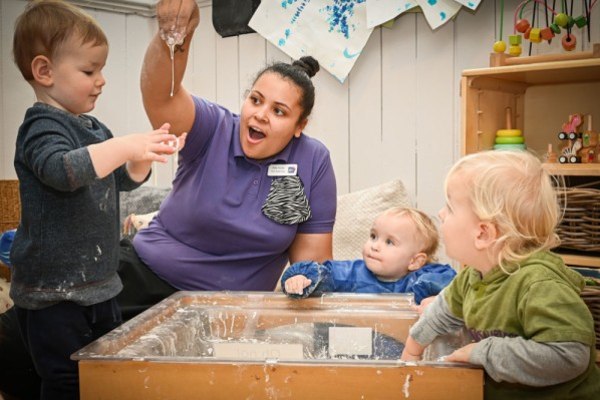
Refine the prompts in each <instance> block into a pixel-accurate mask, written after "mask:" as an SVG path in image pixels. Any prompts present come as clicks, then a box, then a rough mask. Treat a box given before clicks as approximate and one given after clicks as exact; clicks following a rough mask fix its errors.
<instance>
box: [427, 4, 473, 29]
mask: <svg viewBox="0 0 600 400" xmlns="http://www.w3.org/2000/svg"><path fill="white" fill-rule="evenodd" d="M417 3H418V4H419V6H421V11H423V15H424V16H425V19H426V20H427V23H428V24H429V26H430V27H431V29H437V28H439V27H440V26H442V25H444V24H445V23H446V22H448V21H450V20H451V19H452V17H454V16H455V15H456V13H457V12H458V11H459V10H460V8H461V7H462V5H461V4H460V3H458V2H456V1H454V0H417Z"/></svg>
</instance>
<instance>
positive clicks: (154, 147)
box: [122, 123, 186, 163]
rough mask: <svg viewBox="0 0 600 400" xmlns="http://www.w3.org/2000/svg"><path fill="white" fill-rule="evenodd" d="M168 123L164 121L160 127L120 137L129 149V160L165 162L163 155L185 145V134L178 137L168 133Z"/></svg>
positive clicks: (165, 158) (169, 153)
mask: <svg viewBox="0 0 600 400" xmlns="http://www.w3.org/2000/svg"><path fill="white" fill-rule="evenodd" d="M170 127H171V125H170V124H168V123H165V124H163V125H162V126H161V127H160V128H158V129H156V130H154V131H152V132H148V133H134V134H131V135H127V136H124V137H123V138H122V139H123V140H124V141H125V142H126V143H125V145H126V146H128V148H129V149H130V154H129V161H134V162H139V161H158V162H161V163H166V162H167V157H165V155H171V154H173V153H175V152H176V151H177V150H180V149H181V148H183V146H184V145H185V137H186V135H185V134H182V135H181V136H180V138H179V139H178V138H177V136H175V135H171V134H170V133H169V128H170Z"/></svg>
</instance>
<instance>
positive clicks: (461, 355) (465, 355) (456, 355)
mask: <svg viewBox="0 0 600 400" xmlns="http://www.w3.org/2000/svg"><path fill="white" fill-rule="evenodd" d="M476 344H477V343H469V344H468V345H466V346H464V347H461V348H460V349H458V350H455V351H454V352H453V353H452V354H450V355H447V356H446V357H445V360H446V361H453V362H465V363H468V362H469V357H471V352H472V351H473V347H475V345H476Z"/></svg>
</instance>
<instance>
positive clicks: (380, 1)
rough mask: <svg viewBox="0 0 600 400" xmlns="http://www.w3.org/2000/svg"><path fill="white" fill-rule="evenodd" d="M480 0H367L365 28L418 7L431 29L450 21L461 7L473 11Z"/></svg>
mask: <svg viewBox="0 0 600 400" xmlns="http://www.w3.org/2000/svg"><path fill="white" fill-rule="evenodd" d="M479 3H481V0H368V1H367V26H368V27H371V28H372V27H375V26H377V25H381V24H384V23H386V22H387V21H389V20H391V19H393V18H396V17H397V16H399V15H400V14H402V13H404V12H406V11H409V10H413V9H414V8H415V7H417V6H419V7H420V8H421V11H422V12H423V15H424V16H425V19H426V20H427V23H428V24H429V26H430V27H431V29H437V28H439V27H440V26H442V25H444V24H445V23H446V22H448V21H450V20H451V19H452V18H453V17H454V16H455V15H456V13H458V11H459V10H460V8H461V7H462V6H465V7H467V8H470V9H471V10H475V9H476V8H477V7H478V6H479Z"/></svg>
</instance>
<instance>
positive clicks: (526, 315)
mask: <svg viewBox="0 0 600 400" xmlns="http://www.w3.org/2000/svg"><path fill="white" fill-rule="evenodd" d="M445 190H446V198H447V203H446V206H445V207H444V208H443V209H442V210H441V211H440V219H441V233H442V237H443V240H444V243H445V248H446V251H447V253H448V256H450V257H452V258H454V259H456V260H457V261H459V262H461V263H462V264H464V265H466V267H465V268H464V269H463V270H462V271H461V272H460V273H459V275H458V276H457V277H456V278H455V279H454V280H453V282H452V283H451V284H450V285H449V286H448V287H447V288H446V289H444V291H442V292H441V293H440V295H439V296H438V297H437V298H436V300H435V301H434V302H433V303H431V304H430V305H429V307H427V309H426V310H425V312H424V313H423V315H422V317H421V318H420V319H419V321H418V322H417V323H416V324H415V326H413V328H412V329H411V330H410V335H409V338H408V339H407V342H406V347H405V349H404V352H403V354H402V359H403V360H407V361H408V360H419V359H420V358H421V355H422V353H423V351H424V348H425V347H426V346H427V345H428V344H429V343H431V341H432V340H433V339H434V338H435V337H436V336H438V335H440V334H443V333H446V332H450V331H452V330H455V329H457V328H460V327H463V326H465V327H466V328H467V329H468V330H469V332H470V334H471V336H472V339H473V343H471V344H468V345H466V346H464V347H462V348H460V349H458V350H456V351H455V352H453V353H452V354H450V355H448V356H447V357H446V360H447V361H452V362H469V363H472V364H476V365H481V366H482V367H483V368H484V369H485V372H486V384H485V386H484V390H485V397H486V399H505V398H506V399H522V398H527V399H532V398H535V399H541V398H544V399H575V398H577V399H598V398H600V371H599V370H598V367H597V366H596V364H595V358H596V352H595V335H594V324H593V319H592V315H591V313H590V312H589V310H588V308H587V307H586V305H585V303H584V302H583V301H582V299H581V297H580V295H579V293H580V291H581V289H582V288H583V285H584V281H583V278H582V277H581V276H580V275H579V274H577V273H576V272H575V271H573V270H571V269H569V268H568V267H566V266H565V265H564V263H563V261H562V259H561V258H560V257H559V256H557V255H555V254H553V253H551V252H550V251H549V249H551V248H552V247H554V246H556V245H557V244H558V243H559V240H558V237H557V235H556V234H555V228H556V225H557V224H558V221H559V219H560V214H561V213H560V210H559V207H558V202H557V198H556V192H555V189H554V187H553V184H552V179H551V177H550V176H549V175H548V174H547V173H546V172H545V171H544V169H543V168H542V165H541V163H540V162H539V160H538V159H537V158H535V157H534V156H533V155H531V154H530V153H527V152H510V151H495V152H494V151H489V152H481V153H477V154H473V155H469V156H466V157H464V158H462V159H461V160H459V161H458V162H457V163H456V164H455V165H454V167H452V169H451V170H450V172H449V174H448V177H447V179H446V187H445Z"/></svg>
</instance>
